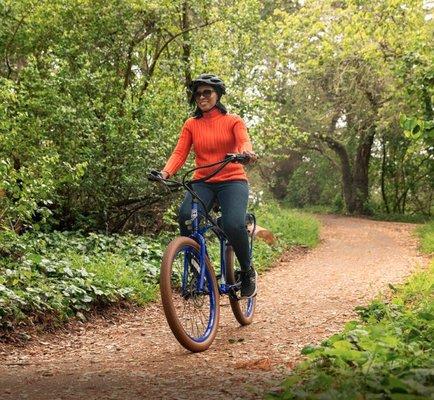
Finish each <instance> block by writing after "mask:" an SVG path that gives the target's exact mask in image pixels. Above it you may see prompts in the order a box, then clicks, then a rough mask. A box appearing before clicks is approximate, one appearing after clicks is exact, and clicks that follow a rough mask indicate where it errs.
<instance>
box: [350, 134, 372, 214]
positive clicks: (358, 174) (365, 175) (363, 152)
mask: <svg viewBox="0 0 434 400" xmlns="http://www.w3.org/2000/svg"><path fill="white" fill-rule="evenodd" d="M374 136H375V126H371V127H370V128H369V130H368V132H367V133H365V134H362V139H361V142H360V144H359V146H358V148H357V153H356V159H355V162H354V175H353V176H354V195H355V201H354V204H355V209H354V212H356V213H357V214H366V213H367V209H366V202H367V201H368V198H369V161H370V159H371V149H372V144H373V142H374Z"/></svg>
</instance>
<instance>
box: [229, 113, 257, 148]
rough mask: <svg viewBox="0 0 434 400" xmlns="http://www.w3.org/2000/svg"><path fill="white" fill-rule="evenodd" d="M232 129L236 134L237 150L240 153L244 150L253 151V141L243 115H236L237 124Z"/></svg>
mask: <svg viewBox="0 0 434 400" xmlns="http://www.w3.org/2000/svg"><path fill="white" fill-rule="evenodd" d="M232 129H233V132H234V135H235V143H236V146H237V151H239V152H240V153H242V152H243V151H253V150H252V143H251V142H250V138H249V134H248V133H247V127H246V124H245V123H244V121H243V119H242V118H241V117H239V116H236V117H235V124H234V126H233V128H232Z"/></svg>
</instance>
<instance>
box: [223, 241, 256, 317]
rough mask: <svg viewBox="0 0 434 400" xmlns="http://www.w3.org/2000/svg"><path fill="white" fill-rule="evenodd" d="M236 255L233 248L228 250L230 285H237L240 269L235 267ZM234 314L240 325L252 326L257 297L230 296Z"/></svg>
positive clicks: (229, 247) (228, 280)
mask: <svg viewBox="0 0 434 400" xmlns="http://www.w3.org/2000/svg"><path fill="white" fill-rule="evenodd" d="M235 260H236V258H235V253H234V250H233V248H232V246H228V247H227V249H226V274H227V276H226V279H227V283H228V284H229V285H235V284H236V282H237V275H238V274H239V272H240V269H239V268H236V267H235ZM229 302H230V304H231V309H232V312H233V314H234V316H235V318H236V320H237V321H238V322H239V323H240V325H250V324H251V323H252V321H253V316H254V314H255V308H256V296H254V297H251V298H248V299H235V298H234V297H233V296H229Z"/></svg>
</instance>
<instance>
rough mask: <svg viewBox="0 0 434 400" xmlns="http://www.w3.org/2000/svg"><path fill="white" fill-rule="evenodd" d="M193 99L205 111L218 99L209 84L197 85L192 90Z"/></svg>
mask: <svg viewBox="0 0 434 400" xmlns="http://www.w3.org/2000/svg"><path fill="white" fill-rule="evenodd" d="M194 99H195V100H196V104H197V106H198V107H199V108H200V110H201V111H202V112H207V111H209V110H211V108H213V107H214V106H215V105H216V103H217V100H218V95H217V93H216V91H215V90H214V88H213V87H212V86H210V85H199V86H198V88H197V89H196V91H195V92H194Z"/></svg>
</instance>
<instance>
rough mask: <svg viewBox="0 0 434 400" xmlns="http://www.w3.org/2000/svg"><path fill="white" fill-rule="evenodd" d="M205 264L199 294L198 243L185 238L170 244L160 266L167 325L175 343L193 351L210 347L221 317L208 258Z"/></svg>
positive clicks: (162, 297)
mask: <svg viewBox="0 0 434 400" xmlns="http://www.w3.org/2000/svg"><path fill="white" fill-rule="evenodd" d="M205 265H206V269H205V285H204V289H203V290H202V291H201V292H199V291H198V285H197V283H198V280H199V277H200V261H199V244H198V243H197V242H195V241H194V240H193V239H190V238H187V237H184V236H181V237H178V238H176V239H174V240H172V241H171V242H170V244H169V246H168V247H167V249H166V252H165V253H164V256H163V261H162V263H161V275H160V292H161V300H162V303H163V308H164V313H165V315H166V319H167V322H168V324H169V326H170V329H171V330H172V332H173V334H174V335H175V337H176V339H177V340H178V342H179V343H180V344H181V345H182V346H184V347H185V348H186V349H188V350H190V351H192V352H199V351H204V350H206V349H207V348H208V347H209V346H210V345H211V343H212V342H213V340H214V338H215V335H216V333H217V326H218V321H219V315H220V303H219V292H218V287H217V280H216V277H215V273H214V270H213V268H212V266H211V263H210V262H209V259H208V258H207V259H206V263H205Z"/></svg>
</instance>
